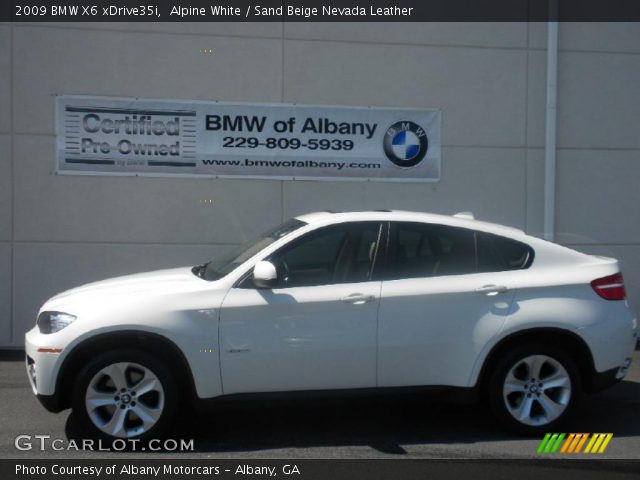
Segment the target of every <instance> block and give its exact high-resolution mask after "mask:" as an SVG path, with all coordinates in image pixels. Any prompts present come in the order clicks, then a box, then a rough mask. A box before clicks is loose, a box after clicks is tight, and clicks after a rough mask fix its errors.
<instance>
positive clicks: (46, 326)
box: [36, 312, 76, 333]
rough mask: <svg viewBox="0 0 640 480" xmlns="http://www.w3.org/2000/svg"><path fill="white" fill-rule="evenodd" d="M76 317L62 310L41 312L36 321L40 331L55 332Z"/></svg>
mask: <svg viewBox="0 0 640 480" xmlns="http://www.w3.org/2000/svg"><path fill="white" fill-rule="evenodd" d="M75 319H76V317H74V316H73V315H69V314H68V313H62V312H42V313H41V314H40V315H38V321H37V322H36V323H37V325H38V328H39V329H40V333H56V332H59V331H60V330H62V329H63V328H64V327H66V326H67V325H69V324H70V323H71V322H73V321H74V320H75Z"/></svg>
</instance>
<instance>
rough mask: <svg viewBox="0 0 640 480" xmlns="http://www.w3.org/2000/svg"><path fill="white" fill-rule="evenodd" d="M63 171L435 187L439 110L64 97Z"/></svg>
mask: <svg viewBox="0 0 640 480" xmlns="http://www.w3.org/2000/svg"><path fill="white" fill-rule="evenodd" d="M56 115H57V119H56V122H57V127H56V128H57V130H56V131H57V142H56V143H57V147H56V148H57V160H58V171H59V172H61V173H74V172H75V173H93V174H96V173H98V174H119V175H122V174H125V175H126V174H129V175H132V174H134V175H135V174H137V175H141V174H142V175H144V174H154V175H157V174H164V175H176V174H191V175H209V176H217V177H245V178H246V177H253V178H272V179H321V180H387V181H390V180H391V181H435V180H438V179H439V178H440V123H441V120H440V111H439V110H422V109H421V110H418V109H393V108H368V107H328V106H309V105H291V104H241V103H221V102H202V101H183V100H146V99H134V98H103V97H83V96H60V97H58V98H57V114H56Z"/></svg>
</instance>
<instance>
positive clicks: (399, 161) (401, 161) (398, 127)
mask: <svg viewBox="0 0 640 480" xmlns="http://www.w3.org/2000/svg"><path fill="white" fill-rule="evenodd" d="M383 147H384V153H385V155H386V156H387V158H388V159H389V160H391V161H392V162H393V163H395V164H396V165H398V166H399V167H413V166H415V165H417V164H418V163H420V162H421V161H422V159H423V158H424V157H425V155H426V154H427V149H428V148H429V139H428V138H427V132H425V130H424V128H422V127H421V126H420V125H418V124H417V123H413V122H410V121H407V120H402V121H400V122H396V123H394V124H393V125H391V126H390V127H389V128H388V129H387V132H386V133H385V135H384V140H383Z"/></svg>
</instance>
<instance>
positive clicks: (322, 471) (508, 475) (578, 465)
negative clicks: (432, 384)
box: [0, 456, 640, 480]
mask: <svg viewBox="0 0 640 480" xmlns="http://www.w3.org/2000/svg"><path fill="white" fill-rule="evenodd" d="M54 465H57V466H58V467H55V468H58V470H59V469H60V466H62V467H69V468H76V469H82V468H83V467H84V468H85V473H82V470H78V473H76V474H73V475H70V476H62V475H60V474H58V475H56V474H54V472H53V471H52V470H53V469H54ZM293 465H295V466H296V468H297V470H298V472H299V473H289V474H286V473H285V470H286V471H287V472H292V471H293V468H292V466H293ZM16 466H18V468H16ZM22 466H24V467H26V468H33V469H34V470H33V474H31V473H25V471H24V469H22V468H21V467H22ZM131 466H133V467H156V468H159V472H158V474H157V475H156V474H155V473H152V471H151V470H150V469H147V472H149V473H147V474H145V473H144V471H140V470H138V471H137V472H136V471H135V469H132V468H130V467H131ZM165 466H168V468H169V471H167V470H166V469H165ZM38 467H39V468H40V471H39V473H36V472H35V469H36V468H38ZM98 467H101V474H100V475H99V476H98V475H95V473H94V474H91V473H90V469H96V468H98ZM123 467H127V469H126V470H125V471H123V470H122V468H123ZM194 467H196V468H197V467H207V468H209V469H210V472H211V470H212V469H214V468H217V473H213V472H211V473H205V472H201V473H195V472H194ZM239 467H240V468H241V469H242V470H241V471H239V470H238V468H239ZM247 467H252V468H255V467H262V468H264V467H271V468H272V469H273V471H275V472H276V475H275V480H277V479H280V480H283V479H290V480H316V479H318V480H343V479H344V480H389V479H394V480H404V479H412V480H413V479H415V480H425V479H437V480H448V479H456V480H465V479H467V478H470V479H493V480H506V479H518V480H539V479H540V478H544V479H545V480H554V479H562V480H594V479H600V478H602V479H607V478H612V477H611V475H612V474H614V475H615V476H614V477H613V478H615V479H616V480H627V479H629V480H631V479H634V480H635V479H637V478H638V473H639V471H640V469H639V467H640V461H638V460H605V459H602V460H586V459H574V460H560V459H557V460H544V459H536V458H533V459H529V460H514V459H507V458H505V459H497V458H496V459H492V460H488V459H485V460H479V459H456V460H451V459H449V460H436V459H428V460H427V459H423V460H415V459H406V460H393V459H389V460H373V459H372V460H361V459H358V460H356V459H353V460H307V459H305V460H302V459H281V460H273V459H265V460H257V459H246V460H243V459H236V460H231V459H206V460H205V459H201V460H193V459H189V460H187V459H177V458H175V457H174V458H167V459H164V460H159V459H152V458H151V457H147V459H145V460H141V459H123V458H117V456H116V457H113V456H112V458H111V459H108V460H107V459H104V458H103V459H96V460H86V459H84V460H81V459H78V460H69V459H64V460H52V459H47V460H32V459H28V460H20V459H11V460H9V459H3V460H0V477H1V478H2V479H3V480H9V479H18V478H20V479H23V480H36V479H38V480H48V479H57V480H59V479H61V478H73V479H74V480H85V479H87V480H88V479H91V480H120V479H130V480H134V479H135V480H147V479H149V480H152V479H153V480H165V479H167V480H168V479H171V480H178V479H190V478H199V479H202V480H214V479H215V480H245V479H246V480H251V479H256V480H261V479H266V478H272V477H271V476H270V475H268V474H255V473H251V470H250V469H248V468H247ZM43 468H45V469H46V471H45V472H44V473H43V470H42V469H43ZM109 471H112V472H114V473H112V474H109V473H108V472H109ZM187 472H188V473H187Z"/></svg>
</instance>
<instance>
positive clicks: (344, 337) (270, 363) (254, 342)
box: [220, 222, 382, 394]
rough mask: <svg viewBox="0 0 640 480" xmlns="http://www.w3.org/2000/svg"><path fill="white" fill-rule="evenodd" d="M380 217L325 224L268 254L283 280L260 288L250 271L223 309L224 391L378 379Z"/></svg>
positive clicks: (362, 383)
mask: <svg viewBox="0 0 640 480" xmlns="http://www.w3.org/2000/svg"><path fill="white" fill-rule="evenodd" d="M381 232H382V228H381V224H380V223H379V222H353V223H345V224H339V225H333V226H329V227H322V228H319V229H317V230H315V231H313V232H310V233H307V234H305V235H303V236H302V237H300V238H298V239H295V240H293V241H292V242H291V243H289V244H288V245H286V246H284V247H282V248H281V249H280V250H278V251H277V252H276V253H274V254H273V255H271V256H270V257H269V258H268V259H267V260H269V261H271V262H272V263H273V264H274V265H276V267H277V269H278V276H279V279H280V280H279V284H278V285H277V287H276V288H273V289H258V288H256V287H255V286H254V285H253V283H252V281H251V277H250V276H248V277H247V278H246V279H245V280H244V281H243V282H241V283H240V284H239V285H238V286H236V287H234V288H232V289H231V290H230V291H229V293H228V295H227V296H226V298H225V300H224V302H223V304H222V309H221V314H220V350H221V352H220V355H221V369H222V383H223V390H224V393H225V394H230V393H241V392H269V391H293V390H316V389H342V388H365V387H374V386H375V385H376V340H377V339H376V335H377V313H378V305H379V301H380V288H381V282H380V281H372V280H371V275H372V270H373V268H374V265H375V261H376V257H377V255H378V245H379V243H380V237H381Z"/></svg>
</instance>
